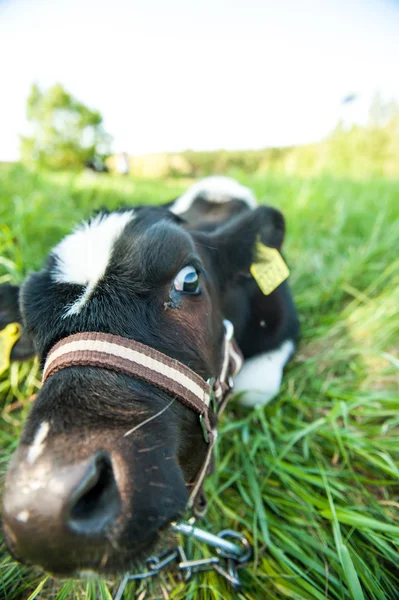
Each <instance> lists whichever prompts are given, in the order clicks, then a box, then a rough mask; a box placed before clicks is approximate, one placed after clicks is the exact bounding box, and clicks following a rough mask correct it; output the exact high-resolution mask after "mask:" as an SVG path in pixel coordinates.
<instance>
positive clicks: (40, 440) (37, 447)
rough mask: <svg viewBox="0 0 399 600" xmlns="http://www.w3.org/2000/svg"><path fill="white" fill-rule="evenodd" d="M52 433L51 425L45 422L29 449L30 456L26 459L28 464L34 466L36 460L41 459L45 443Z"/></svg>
mask: <svg viewBox="0 0 399 600" xmlns="http://www.w3.org/2000/svg"><path fill="white" fill-rule="evenodd" d="M49 431H50V424H49V423H48V422H47V421H43V423H41V425H40V426H39V427H38V429H37V431H36V435H35V439H34V440H33V443H32V445H31V446H30V447H29V450H28V455H27V457H26V459H27V461H28V463H29V464H30V465H32V464H33V463H34V462H35V460H37V459H38V458H39V456H40V455H41V453H42V452H43V450H44V442H45V440H46V437H47V435H48V432H49Z"/></svg>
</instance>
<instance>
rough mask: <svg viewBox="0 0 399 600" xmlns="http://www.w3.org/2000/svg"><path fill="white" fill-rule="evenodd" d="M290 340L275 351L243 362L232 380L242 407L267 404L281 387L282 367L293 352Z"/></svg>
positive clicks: (292, 344)
mask: <svg viewBox="0 0 399 600" xmlns="http://www.w3.org/2000/svg"><path fill="white" fill-rule="evenodd" d="M294 348H295V346H294V343H293V341H292V340H286V341H285V342H283V344H281V346H280V347H279V348H277V350H272V351H271V352H265V353H264V354H259V356H254V357H253V358H250V359H248V360H246V361H245V363H244V365H243V367H242V369H241V371H240V372H239V373H238V375H237V376H236V377H235V379H234V392H235V393H241V392H243V394H242V396H240V399H239V403H240V404H242V405H243V406H256V405H258V404H268V403H269V402H270V400H272V398H274V397H275V396H276V395H277V394H278V392H279V390H280V385H281V380H282V377H283V369H284V365H285V364H286V363H287V362H288V360H289V358H290V356H291V355H292V353H293V352H294Z"/></svg>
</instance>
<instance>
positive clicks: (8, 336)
mask: <svg viewBox="0 0 399 600" xmlns="http://www.w3.org/2000/svg"><path fill="white" fill-rule="evenodd" d="M20 335H21V326H20V324H19V323H9V324H8V325H7V326H6V327H4V329H2V330H1V331H0V375H1V374H2V373H4V371H5V370H6V369H8V367H9V366H10V356H11V350H12V348H13V346H14V344H15V342H16V341H17V340H18V338H19V337H20Z"/></svg>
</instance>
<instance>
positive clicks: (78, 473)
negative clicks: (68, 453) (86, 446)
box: [3, 451, 121, 571]
mask: <svg viewBox="0 0 399 600" xmlns="http://www.w3.org/2000/svg"><path fill="white" fill-rule="evenodd" d="M120 510H121V499H120V495H119V492H118V487H117V483H116V480H115V477H114V472H113V468H112V462H111V459H110V457H109V456H108V454H107V453H105V452H103V451H100V452H97V453H95V454H94V455H93V456H92V457H91V458H89V459H88V460H85V461H82V462H78V463H76V464H72V465H65V466H59V467H55V465H54V464H52V461H51V460H50V459H49V457H46V456H44V457H43V458H42V459H41V460H40V459H39V460H37V462H36V463H35V464H33V465H31V464H29V462H28V461H23V462H19V464H18V466H17V467H16V468H15V469H13V467H12V465H11V469H10V471H9V474H8V477H7V485H6V492H5V496H4V507H3V524H4V530H5V535H6V539H7V542H8V544H9V546H10V548H11V549H12V551H13V553H14V554H15V556H17V557H20V556H21V557H23V558H24V560H25V561H26V562H28V563H32V564H36V565H40V566H42V567H43V568H45V569H46V570H49V571H62V570H63V565H62V563H63V561H64V559H65V557H69V559H70V560H71V561H72V564H77V563H81V562H84V556H85V554H86V552H87V553H88V554H90V555H92V554H93V549H94V548H96V549H97V550H100V549H101V548H102V547H103V546H104V547H105V546H107V545H108V533H109V531H110V530H111V529H112V527H113V524H114V522H115V520H116V519H117V517H118V515H119V513H120ZM74 554H76V556H73V555H74ZM60 557H62V559H61V562H59V561H60ZM66 564H67V565H68V567H69V568H70V564H71V562H69V563H68V561H67V563H66ZM69 568H68V570H69Z"/></svg>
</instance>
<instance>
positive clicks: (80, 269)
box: [52, 211, 134, 318]
mask: <svg viewBox="0 0 399 600" xmlns="http://www.w3.org/2000/svg"><path fill="white" fill-rule="evenodd" d="M133 218H134V214H133V211H125V212H121V213H117V212H114V213H110V214H108V215H107V214H100V215H97V216H96V217H95V218H94V219H92V220H91V221H88V222H87V223H83V225H81V226H80V227H78V228H77V229H76V230H75V231H74V232H73V233H71V234H70V235H67V236H66V237H65V238H64V239H63V240H62V242H60V243H59V244H58V246H56V248H55V249H54V251H53V254H54V256H55V258H56V266H55V268H54V270H53V272H52V278H53V280H54V281H56V282H57V283H76V284H79V285H84V286H86V289H85V291H84V292H83V294H82V295H81V296H80V297H79V298H78V299H77V300H76V302H74V303H73V304H72V306H70V307H69V308H68V310H67V312H66V313H65V315H64V318H65V317H69V316H71V315H76V314H78V313H79V312H80V311H81V310H82V308H83V306H84V305H85V303H86V302H87V301H88V300H89V298H90V296H91V295H92V293H93V291H94V289H95V287H96V285H97V284H98V282H99V281H100V279H101V278H102V277H103V276H104V273H105V270H106V268H107V266H108V263H109V261H110V258H111V255H112V250H113V247H114V244H115V242H116V240H117V239H118V237H119V236H120V235H121V233H122V232H123V230H124V228H125V227H126V225H127V224H128V223H129V222H130V221H131V220H132V219H133Z"/></svg>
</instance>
